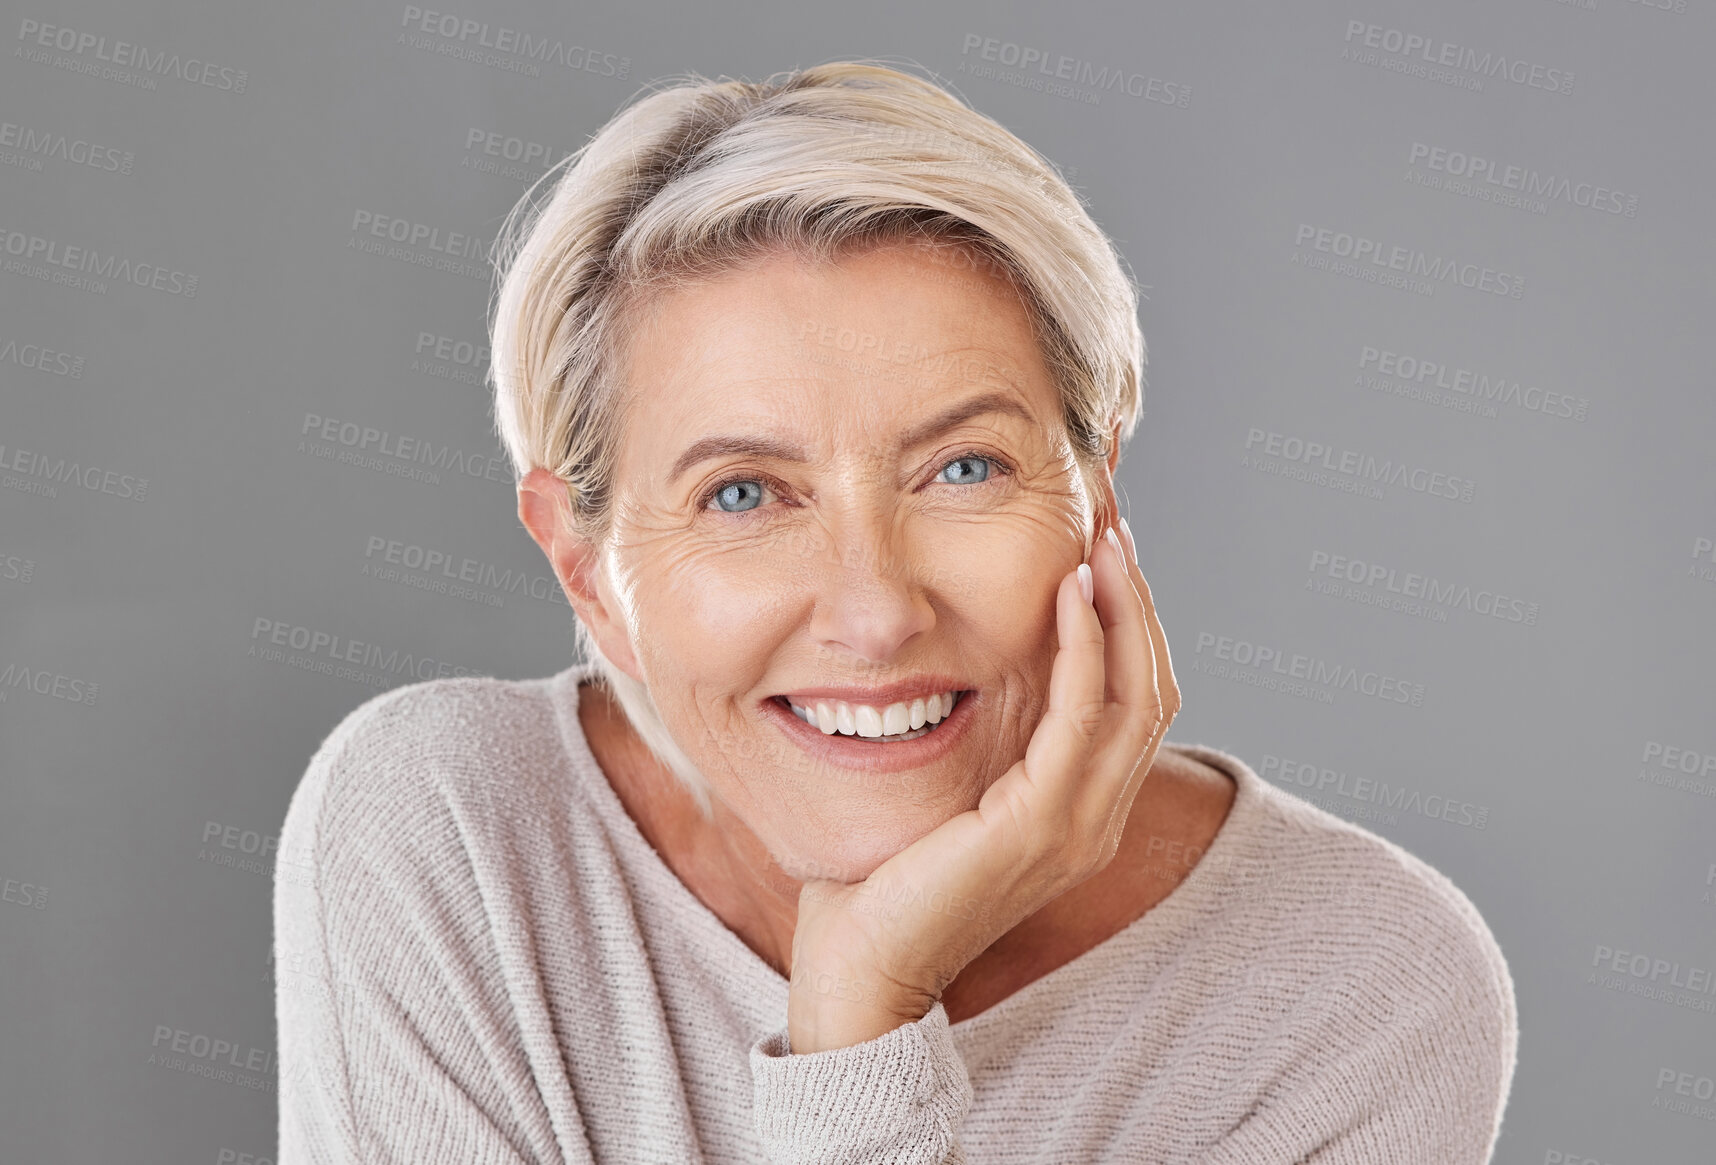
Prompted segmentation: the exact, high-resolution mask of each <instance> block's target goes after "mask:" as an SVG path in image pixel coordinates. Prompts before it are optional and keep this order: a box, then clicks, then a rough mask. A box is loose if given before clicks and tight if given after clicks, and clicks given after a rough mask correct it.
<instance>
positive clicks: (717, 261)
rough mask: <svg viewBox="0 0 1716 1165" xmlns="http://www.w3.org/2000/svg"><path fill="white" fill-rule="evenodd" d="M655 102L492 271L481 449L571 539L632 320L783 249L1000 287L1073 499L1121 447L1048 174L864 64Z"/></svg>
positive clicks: (616, 390) (672, 763) (1129, 391)
mask: <svg viewBox="0 0 1716 1165" xmlns="http://www.w3.org/2000/svg"><path fill="white" fill-rule="evenodd" d="M658 84H666V87H663V88H659V89H657V90H656V91H654V92H651V91H650V89H651V88H652V87H646V88H645V90H644V91H643V94H644V95H641V97H640V98H635V99H634V100H633V101H632V103H630V104H629V105H627V106H626V107H624V108H622V110H621V111H620V112H619V113H617V114H616V115H615V116H614V117H613V118H612V119H610V120H609V121H608V123H607V124H606V125H604V126H603V127H602V128H601V129H600V130H599V131H598V132H597V133H596V134H595V135H593V136H592V137H591V138H590V140H589V141H587V142H586V143H585V144H584V145H583V146H582V147H580V148H579V149H578V150H576V151H575V152H574V153H572V154H571V155H569V156H568V157H566V158H565V159H563V160H562V161H561V162H560V163H559V164H558V165H556V166H553V167H550V169H549V170H548V171H547V172H546V173H545V174H543V175H542V177H541V178H539V179H538V180H537V182H536V183H534V184H533V185H532V186H531V188H530V189H529V190H527V191H526V192H525V193H524V195H523V196H522V197H521V198H520V199H519V201H518V202H517V203H516V204H515V205H514V206H513V208H512V210H511V211H510V212H509V214H508V215H507V217H506V220H505V222H504V223H503V225H502V227H501V230H500V232H499V235H498V236H497V238H496V240H495V246H494V252H493V261H494V265H495V273H496V279H497V285H496V293H495V297H494V308H493V312H492V318H491V320H490V334H491V355H490V367H489V374H490V379H491V381H492V383H493V388H494V392H495V399H494V412H495V423H496V428H497V429H498V431H499V434H500V437H501V440H502V442H503V444H504V445H505V447H506V450H507V453H508V455H509V456H510V458H511V460H512V463H513V467H514V469H515V472H516V474H517V477H518V478H519V479H520V480H522V478H523V477H524V475H525V474H527V473H529V472H530V471H531V470H532V469H534V468H537V467H543V468H546V469H547V470H549V471H550V472H551V473H552V474H553V475H554V476H555V477H557V478H559V479H560V480H561V481H564V482H565V483H566V486H567V489H568V491H569V499H570V502H571V508H570V512H571V515H572V517H571V522H572V525H573V527H574V529H575V531H576V532H577V533H578V534H579V535H581V536H582V537H584V538H587V539H589V541H590V543H591V544H592V545H594V546H597V547H602V548H606V546H607V544H608V540H609V538H610V537H611V536H612V533H613V530H612V523H613V521H614V513H613V507H614V483H613V475H614V471H615V465H616V462H617V459H618V455H619V450H620V447H621V442H622V436H623V434H624V432H625V431H626V429H625V427H626V424H627V421H628V419H629V413H628V408H627V405H628V398H627V393H626V386H625V385H624V383H623V379H624V374H625V368H624V357H625V354H626V352H627V350H628V348H627V345H628V342H629V340H630V338H631V336H632V335H633V334H634V331H635V329H636V328H637V326H638V324H639V320H640V318H641V317H642V316H643V314H644V311H643V310H642V309H645V308H646V307H647V304H648V303H649V302H650V301H651V299H652V297H653V296H654V295H656V294H658V293H660V292H662V291H664V290H667V289H671V288H673V287H678V286H684V285H686V284H687V283H691V282H695V281H697V280H699V279H703V278H708V277H711V276H714V275H718V274H721V273H724V272H727V271H731V270H734V269H737V268H740V267H742V266H744V265H745V264H746V263H748V262H749V261H751V260H753V259H757V258H761V257H763V256H765V255H767V254H770V253H774V252H779V251H782V250H787V251H790V252H791V253H794V254H797V255H800V256H802V257H804V258H806V259H809V260H823V261H826V260H832V259H835V258H837V257H838V256H839V255H841V254H842V253H845V252H847V251H848V250H849V249H851V248H856V247H864V246H868V245H874V244H879V243H885V242H893V241H910V242H913V243H917V244H921V245H923V246H925V247H927V248H930V250H929V254H931V255H932V256H935V257H939V258H941V259H942V260H944V261H946V262H947V263H948V264H950V265H953V266H959V265H970V266H974V267H977V268H979V269H983V270H987V271H989V272H992V273H995V274H999V275H1001V276H1003V277H1004V278H1005V279H1006V280H1007V281H1008V282H1009V283H1010V284H1011V285H1012V286H1013V287H1014V288H1015V290H1016V291H1017V292H1018V294H1019V295H1020V297H1021V299H1022V301H1023V303H1024V305H1025V307H1026V309H1027V311H1028V313H1029V316H1030V318H1031V320H1032V323H1033V326H1034V329H1035V333H1036V339H1037V342H1038V345H1039V347H1040V349H1041V351H1042V353H1043V356H1044V362H1045V364H1046V365H1047V367H1048V369H1049V371H1050V372H1051V374H1052V375H1053V377H1054V379H1055V382H1056V385H1057V387H1058V389H1059V392H1060V396H1061V401H1062V416H1063V419H1064V421H1065V423H1066V428H1067V434H1068V437H1069V439H1070V443H1071V446H1072V449H1073V452H1074V455H1075V457H1076V458H1077V460H1078V463H1079V465H1080V467H1081V469H1082V470H1083V471H1084V472H1085V473H1086V474H1087V475H1092V477H1091V480H1094V475H1095V474H1096V473H1097V472H1098V471H1099V469H1100V466H1101V465H1102V463H1103V462H1105V461H1106V460H1107V459H1108V457H1109V456H1110V454H1111V452H1113V451H1114V443H1115V442H1116V441H1119V442H1121V443H1124V442H1126V441H1128V440H1130V439H1131V436H1132V433H1133V430H1134V429H1135V428H1136V426H1137V423H1138V417H1139V414H1140V412H1141V411H1142V407H1143V386H1144V366H1145V349H1144V338H1143V334H1142V332H1141V330H1140V328H1139V325H1138V292H1137V288H1136V286H1135V285H1134V283H1133V281H1132V280H1131V278H1130V277H1129V275H1128V274H1127V272H1126V271H1125V270H1124V269H1123V266H1122V264H1123V259H1122V257H1121V255H1120V253H1119V251H1118V249H1117V248H1115V247H1114V245H1113V244H1112V243H1111V242H1110V240H1109V239H1108V237H1107V236H1106V235H1105V234H1104V233H1103V232H1102V230H1101V229H1100V228H1099V227H1098V226H1097V225H1096V223H1095V222H1094V221H1093V220H1092V218H1091V216H1090V214H1089V213H1088V211H1087V210H1086V209H1085V207H1084V205H1083V203H1082V201H1081V200H1080V197H1079V195H1078V194H1077V193H1075V192H1074V190H1073V189H1072V187H1071V186H1069V185H1068V184H1067V182H1066V181H1065V179H1064V178H1063V177H1062V176H1061V174H1060V172H1059V170H1058V169H1056V167H1055V166H1054V164H1053V163H1051V162H1050V161H1048V159H1046V158H1044V157H1043V156H1042V155H1040V154H1038V153H1037V152H1036V151H1035V150H1033V149H1032V148H1031V147H1030V146H1028V145H1026V144H1025V143H1024V142H1023V141H1021V140H1020V139H1019V138H1017V137H1015V136H1014V135H1013V134H1012V133H1010V132H1009V131H1008V130H1006V129H1005V128H1003V127H1002V126H1001V125H1000V123H998V122H996V121H994V120H993V119H992V118H989V117H987V116H985V115H983V114H981V113H978V112H976V111H975V110H974V109H972V108H971V107H970V106H969V105H967V104H965V102H964V101H963V100H962V99H960V98H959V97H957V96H956V95H954V94H953V93H952V92H950V91H948V90H947V89H944V88H942V87H941V86H939V85H937V84H935V83H933V82H931V81H928V80H925V79H923V78H920V77H917V76H914V75H912V74H910V73H906V72H902V71H900V70H898V69H895V68H893V67H890V66H888V65H886V64H884V63H881V62H879V61H875V60H862V61H836V62H831V63H827V64H821V65H815V66H812V67H809V68H805V69H799V70H794V71H791V72H787V73H782V74H776V75H775V76H774V77H771V78H769V79H768V80H767V81H761V82H756V81H741V80H710V79H709V78H707V77H703V76H701V75H698V74H686V75H681V76H680V77H676V78H670V79H669V82H668V83H658ZM556 173H558V174H559V177H558V180H557V181H556V180H554V179H553V176H554V175H556ZM544 185H546V186H547V187H548V189H549V190H550V194H549V196H548V197H547V198H546V199H545V200H542V201H540V202H539V201H538V198H537V194H538V190H539V188H542V187H543V186H544ZM576 622H577V633H578V641H579V646H580V649H581V650H582V651H583V652H584V654H585V655H586V657H587V658H589V659H592V660H593V661H594V663H595V671H596V674H597V677H598V679H599V680H600V681H601V682H602V683H604V684H605V685H606V687H607V689H608V690H609V691H610V692H611V693H612V694H613V696H614V697H615V699H616V700H617V701H618V702H619V704H620V706H621V707H622V708H623V709H624V710H625V713H626V715H627V717H628V718H629V720H630V721H631V723H632V726H633V728H634V729H635V730H636V731H637V733H638V736H639V737H640V738H641V739H642V740H643V742H644V743H645V745H646V746H647V747H648V748H649V749H650V751H651V752H652V753H653V754H654V755H655V756H656V757H657V758H658V759H659V760H660V761H661V762H662V763H663V764H665V765H666V766H667V767H668V768H669V769H670V770H671V771H672V772H673V773H674V774H675V776H676V777H678V779H679V780H680V781H681V782H682V783H683V784H684V785H685V786H686V788H687V789H688V790H689V791H690V792H691V794H692V796H693V798H694V799H695V801H696V802H697V804H698V805H699V807H700V808H701V809H702V811H703V813H704V814H705V816H708V815H709V814H710V813H711V804H710V790H709V787H708V784H707V781H706V780H705V778H704V776H703V774H702V773H701V772H699V771H698V769H697V768H696V766H695V765H694V764H693V763H692V761H691V760H690V758H689V757H687V756H686V755H685V753H684V752H683V751H682V750H681V749H680V748H679V746H678V744H677V743H676V742H675V741H674V739H673V737H672V735H671V734H670V733H669V732H668V730H667V727H666V725H665V724H664V723H663V722H662V720H661V717H660V715H659V713H658V712H657V710H656V707H655V704H654V702H653V701H652V699H651V698H650V695H649V691H648V689H647V687H646V686H645V685H644V684H642V683H640V682H638V681H636V680H634V679H632V678H631V677H630V676H628V675H626V674H625V673H624V672H623V671H621V670H620V669H619V668H617V667H615V666H613V664H612V663H611V662H610V661H609V660H608V659H607V658H606V656H604V655H603V653H602V651H601V649H600V647H599V646H598V645H597V643H596V641H595V637H594V636H592V635H591V634H590V633H589V629H588V628H587V627H585V626H584V623H583V621H582V620H581V619H579V620H577V621H576Z"/></svg>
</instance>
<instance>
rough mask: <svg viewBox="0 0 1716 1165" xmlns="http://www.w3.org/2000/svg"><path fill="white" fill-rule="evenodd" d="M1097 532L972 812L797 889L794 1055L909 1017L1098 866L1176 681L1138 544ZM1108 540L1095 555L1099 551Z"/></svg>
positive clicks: (1168, 719) (1141, 773)
mask: <svg viewBox="0 0 1716 1165" xmlns="http://www.w3.org/2000/svg"><path fill="white" fill-rule="evenodd" d="M1126 541H1127V543H1128V544H1129V546H1128V549H1127V550H1125V551H1123V550H1122V549H1121V541H1120V538H1119V537H1118V536H1117V535H1116V534H1115V533H1114V531H1113V530H1109V531H1108V532H1107V535H1106V536H1105V537H1103V538H1099V539H1097V542H1096V549H1094V550H1093V551H1092V553H1091V562H1090V564H1089V569H1090V571H1091V574H1092V576H1093V582H1094V590H1095V596H1094V606H1093V605H1092V603H1091V602H1087V601H1086V600H1085V598H1084V595H1083V593H1082V586H1081V582H1080V580H1079V578H1078V574H1079V572H1078V571H1073V572H1071V573H1069V574H1068V575H1067V576H1066V577H1065V578H1063V579H1062V580H1061V586H1060V590H1059V592H1058V593H1057V595H1056V599H1055V602H1056V608H1055V610H1056V619H1057V623H1056V629H1057V634H1058V637H1059V642H1060V647H1059V650H1058V651H1057V652H1056V654H1055V662H1054V669H1053V671H1052V672H1051V674H1050V678H1049V707H1048V711H1047V712H1045V713H1044V715H1043V719H1042V721H1041V723H1039V724H1038V725H1037V728H1036V731H1035V732H1034V733H1033V734H1032V736H1031V740H1030V743H1029V744H1028V745H1027V746H1026V748H1025V756H1024V758H1023V759H1022V760H1020V761H1019V762H1018V763H1017V764H1015V765H1014V766H1013V767H1012V768H1010V769H1008V770H1007V772H1006V774H1005V775H1003V776H1002V777H1001V779H1000V780H998V781H996V782H995V783H994V784H993V785H991V786H990V787H989V789H988V790H987V791H986V792H985V793H984V794H983V799H982V800H981V801H980V802H978V805H977V808H976V809H972V810H968V811H967V812H965V813H961V814H960V815H959V816H957V817H954V818H953V819H951V820H949V821H947V822H944V823H943V824H942V825H940V826H938V827H937V828H936V829H934V830H932V831H931V832H930V833H928V834H926V835H925V836H923V837H921V838H919V839H918V840H917V841H915V842H913V843H912V844H911V845H909V846H907V847H906V848H905V849H903V850H901V851H900V852H899V853H897V854H895V855H894V856H893V857H891V858H889V859H888V860H887V861H885V862H883V863H882V864H881V865H880V866H878V867H877V868H876V870H875V871H874V872H872V873H871V875H870V876H869V877H868V878H866V879H865V880H864V881H862V882H859V883H856V884H852V885H848V884H846V883H842V882H835V881H829V880H824V879H817V880H812V881H808V882H806V883H805V884H804V886H803V888H802V890H801V891H800V894H799V903H798V920H797V923H796V927H795V930H794V932H793V942H792V977H791V987H790V991H789V995H788V1005H787V1032H788V1036H789V1038H790V1040H791V1044H792V1050H793V1052H794V1053H804V1052H815V1051H821V1050H824V1049H827V1048H839V1047H846V1046H848V1045H851V1044H856V1043H862V1042H864V1041H865V1040H870V1039H874V1038H876V1037H877V1036H880V1035H882V1034H884V1033H886V1032H889V1031H892V1030H893V1029H894V1028H897V1027H899V1026H901V1025H902V1024H906V1023H912V1022H915V1021H917V1020H919V1019H921V1018H923V1016H924V1014H925V1013H926V1012H928V1011H929V1009H930V1008H931V1007H933V1006H934V1004H935V1001H936V1000H937V999H939V998H941V993H942V991H943V990H944V989H945V988H946V987H947V985H948V984H949V983H950V982H952V981H953V979H954V977H955V976H957V975H958V974H959V972H960V971H961V970H963V969H964V967H965V966H966V964H968V963H970V962H971V960H973V959H975V958H976V957H977V956H978V955H979V954H981V953H982V952H983V951H984V950H985V949H986V948H988V947H989V945H990V944H991V943H993V942H994V941H995V940H996V939H998V938H1000V937H1001V936H1002V935H1003V934H1005V933H1007V932H1008V931H1009V930H1011V929H1012V928H1013V927H1014V926H1016V925H1018V924H1019V923H1020V922H1021V921H1023V920H1024V919H1025V918H1027V917H1029V916H1030V915H1032V914H1034V913H1035V912H1036V911H1037V910H1038V909H1039V908H1041V907H1042V906H1044V905H1045V904H1046V903H1048V902H1049V901H1050V900H1051V899H1053V898H1055V897H1056V896H1057V895H1059V894H1061V893H1063V892H1065V891H1066V890H1069V889H1071V888H1072V887H1073V886H1076V885H1078V884H1079V883H1080V882H1083V881H1084V880H1085V879H1087V878H1090V877H1091V876H1093V875H1095V874H1096V873H1097V872H1098V871H1100V870H1102V869H1103V868H1104V867H1106V866H1107V865H1108V864H1109V862H1111V861H1112V860H1113V859H1114V856H1115V854H1116V853H1117V852H1119V846H1120V836H1121V832H1122V830H1123V829H1124V828H1125V825H1126V819H1127V816H1128V814H1129V813H1130V811H1131V808H1132V802H1133V799H1134V798H1135V797H1136V796H1137V795H1138V790H1139V788H1140V786H1142V785H1143V783H1144V778H1145V775H1146V774H1147V773H1148V772H1149V771H1150V766H1151V765H1152V764H1153V763H1154V761H1155V759H1156V751H1157V749H1158V748H1159V747H1160V746H1161V743H1162V737H1163V735H1164V734H1165V733H1166V732H1167V730H1168V725H1169V724H1170V723H1172V722H1173V719H1174V716H1175V715H1176V714H1177V713H1178V712H1179V710H1180V689H1179V685H1178V684H1176V683H1175V682H1174V669H1173V665H1172V663H1171V661H1170V660H1169V658H1168V643H1167V639H1166V638H1165V637H1164V636H1163V634H1162V625H1161V623H1160V622H1159V621H1158V620H1157V618H1156V608H1155V604H1154V603H1153V602H1152V601H1151V598H1150V587H1149V584H1148V583H1146V582H1145V581H1144V575H1143V574H1142V573H1141V572H1140V571H1139V569H1138V563H1137V560H1136V548H1135V547H1132V546H1130V543H1131V538H1130V536H1128V538H1127V539H1126ZM1104 547H1107V549H1104Z"/></svg>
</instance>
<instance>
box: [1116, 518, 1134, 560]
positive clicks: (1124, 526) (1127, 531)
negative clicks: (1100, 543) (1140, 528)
mask: <svg viewBox="0 0 1716 1165" xmlns="http://www.w3.org/2000/svg"><path fill="white" fill-rule="evenodd" d="M1120 532H1121V533H1122V534H1124V535H1126V549H1127V550H1129V551H1131V552H1132V565H1134V566H1137V565H1138V543H1137V542H1136V541H1134V540H1133V537H1132V526H1131V524H1130V523H1128V522H1127V521H1126V519H1125V518H1122V519H1120Z"/></svg>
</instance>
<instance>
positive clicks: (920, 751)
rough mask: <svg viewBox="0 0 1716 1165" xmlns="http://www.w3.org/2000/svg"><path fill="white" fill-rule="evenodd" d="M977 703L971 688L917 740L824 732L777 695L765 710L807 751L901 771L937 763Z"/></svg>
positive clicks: (875, 769)
mask: <svg viewBox="0 0 1716 1165" xmlns="http://www.w3.org/2000/svg"><path fill="white" fill-rule="evenodd" d="M976 703H977V693H976V692H967V693H966V694H965V695H963V696H961V697H960V698H959V702H958V703H957V704H955V705H954V706H953V711H952V712H950V713H949V714H948V715H947V717H946V718H945V719H943V720H942V722H941V724H940V726H938V727H937V728H936V730H935V731H934V732H931V733H930V734H929V735H927V736H920V737H918V738H917V739H916V740H897V741H892V742H888V741H881V740H866V739H864V738H863V737H862V736H842V735H841V734H840V733H838V732H836V733H827V732H824V731H823V730H822V729H820V728H815V727H813V726H811V725H809V724H807V723H805V722H804V721H803V720H800V719H799V718H798V716H797V714H795V713H794V712H793V710H792V709H791V708H789V707H787V706H786V705H784V704H782V703H781V702H780V701H779V700H777V699H775V698H773V697H770V698H769V699H767V700H764V701H763V711H764V713H765V714H766V715H768V716H770V717H772V718H773V719H774V721H775V723H777V724H779V725H780V727H781V730H782V731H783V732H785V733H786V734H787V735H788V736H790V737H791V738H792V739H793V740H795V741H797V742H798V744H799V746H800V747H801V748H803V749H804V750H805V751H806V752H808V753H810V754H811V755H812V756H814V757H818V758H820V759H821V760H824V761H827V762H828V763H829V764H831V765H839V766H840V767H841V768H845V769H856V770H858V771H859V772H866V773H897V772H902V771H904V770H906V769H915V768H920V767H922V766H923V765H927V764H933V763H935V762H936V761H938V760H940V759H941V758H942V757H944V756H946V755H947V754H948V753H950V752H952V751H953V750H954V748H955V747H956V746H957V745H958V744H959V742H960V740H961V739H962V738H963V737H964V736H965V730H966V726H967V725H969V724H970V723H971V720H972V717H973V716H975V715H976V709H975V707H974V705H975V704H976Z"/></svg>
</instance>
